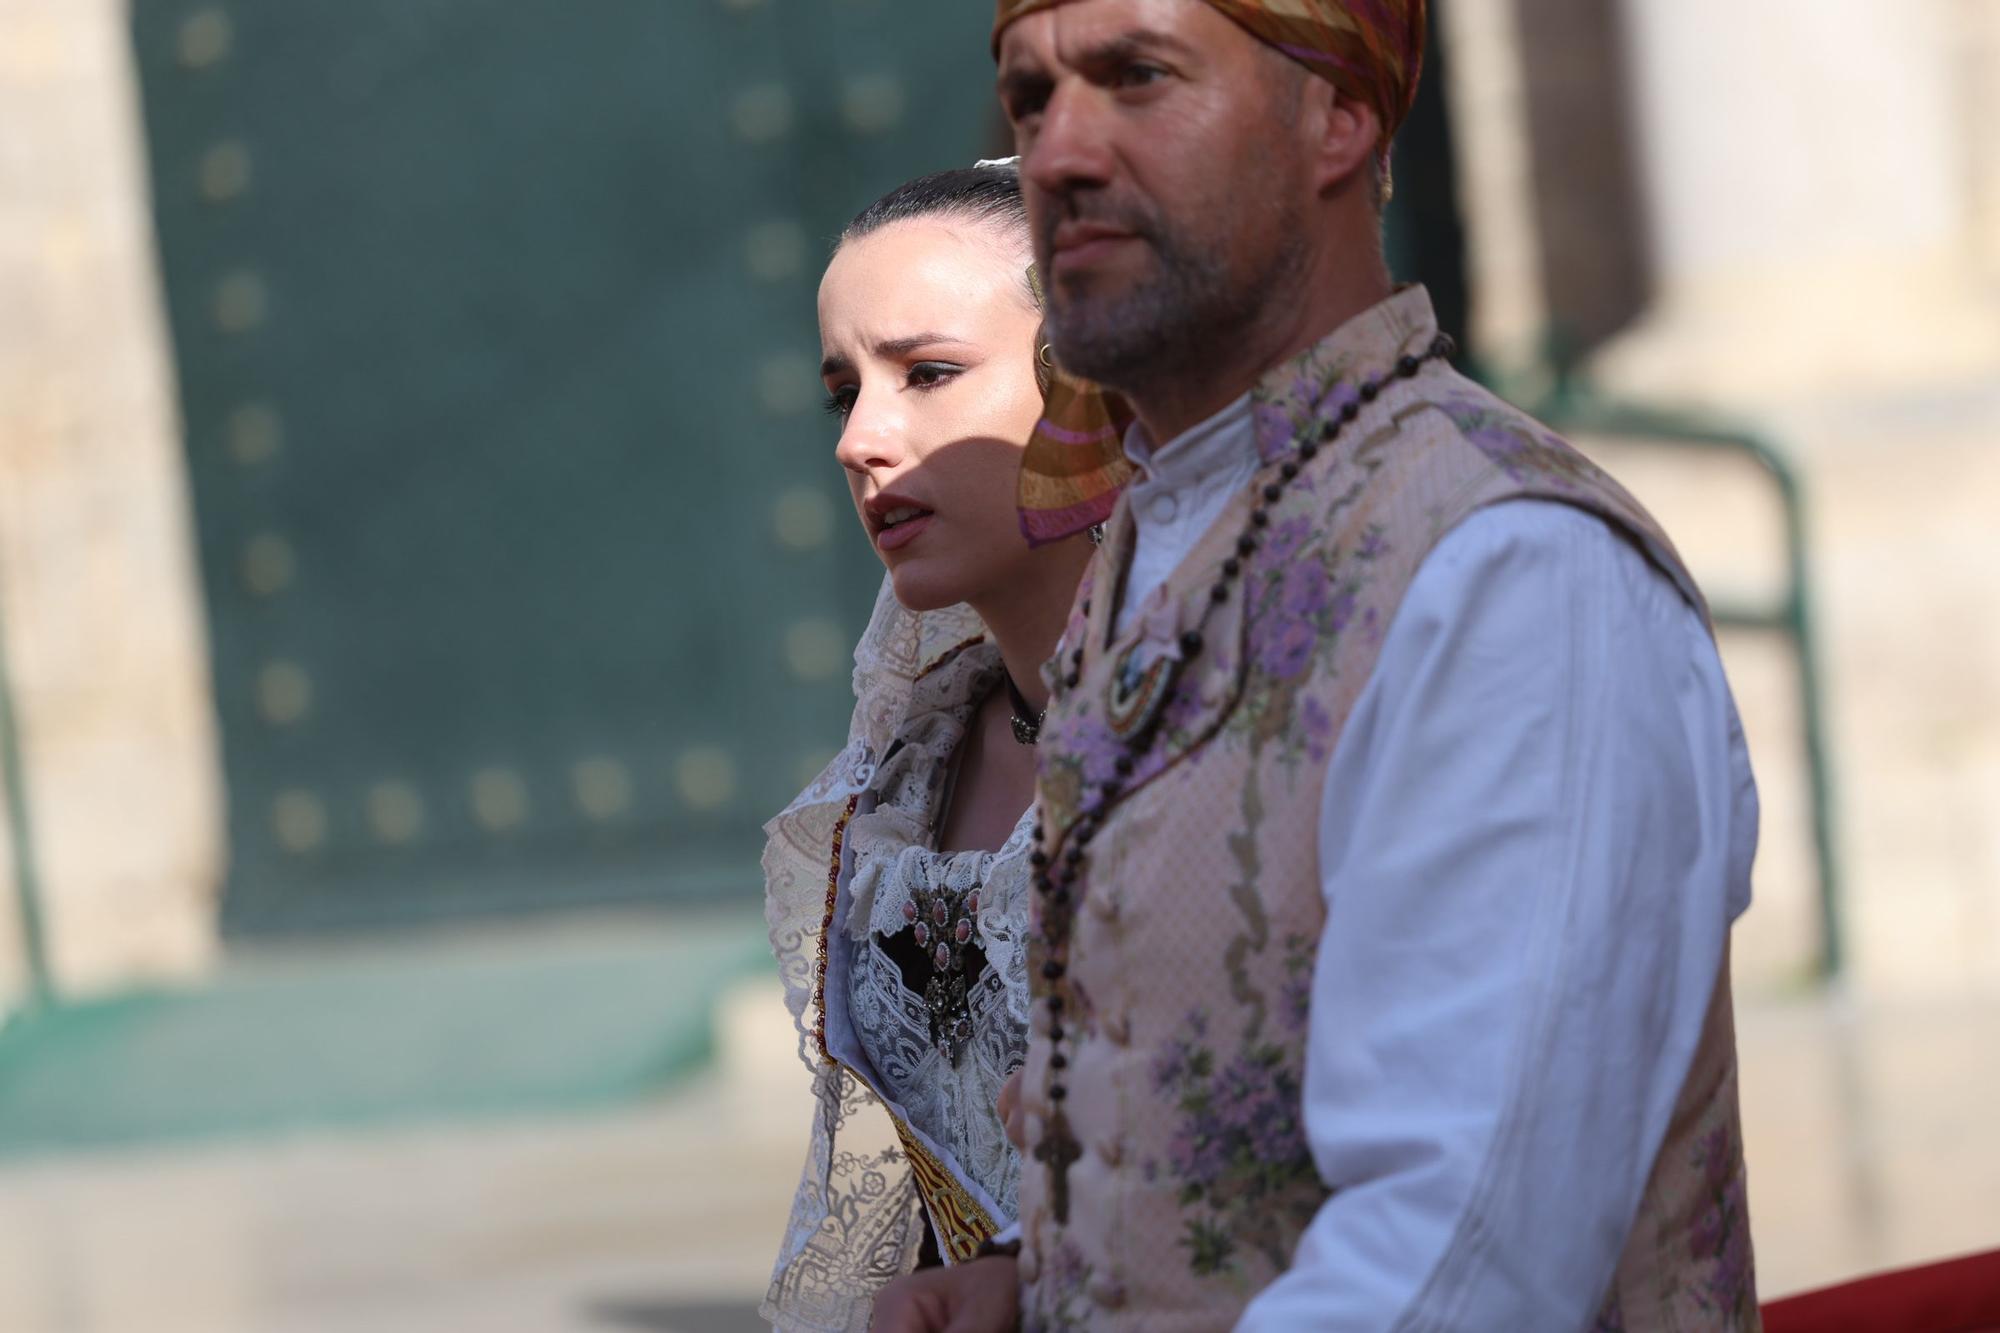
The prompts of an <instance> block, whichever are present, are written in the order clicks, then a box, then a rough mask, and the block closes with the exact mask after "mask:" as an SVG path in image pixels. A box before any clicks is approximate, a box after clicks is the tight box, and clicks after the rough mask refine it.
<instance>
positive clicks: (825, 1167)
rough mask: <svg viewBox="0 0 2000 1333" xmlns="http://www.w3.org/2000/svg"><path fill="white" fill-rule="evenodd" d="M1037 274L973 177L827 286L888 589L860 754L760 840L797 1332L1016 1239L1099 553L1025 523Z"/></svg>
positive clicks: (854, 228) (856, 743)
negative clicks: (790, 1025)
mask: <svg viewBox="0 0 2000 1333" xmlns="http://www.w3.org/2000/svg"><path fill="white" fill-rule="evenodd" d="M1031 263H1032V257H1031V252H1030V245H1029V238H1028V229H1027V220H1026V213H1025V210H1024V208H1023V206H1022V202H1021V191H1020V182H1019V178H1018V177H1017V175H1016V174H1015V172H1014V170H1013V168H1012V167H1011V165H1007V164H991V163H982V164H981V165H980V166H978V167H975V168H971V169H968V170H960V171H947V172H942V173H939V174H937V175H933V176H926V177H923V178H921V179H919V180H915V181H912V182H910V183H909V184H907V185H905V186H903V187H901V188H900V189H897V190H895V191H893V192H891V193H890V194H889V195H887V196H885V197H884V198H883V199H881V200H880V201H879V202H877V203H876V204H874V205H873V206H872V207H870V208H869V209H867V210H866V211H865V212H863V213H862V214H861V215H860V216H859V217H857V218H856V219H855V220H854V222H853V223H852V224H851V225H850V226H849V227H848V228H847V230H846V232H845V233H844V234H843V235H842V237H841V240H840V244H839V246H838V248H837V249H836V251H835V253H834V256H833V259H832V262H831V263H830V264H829V265H828V267H827V271H826V276H825V277H824V279H823V280H822V281H821V284H820V291H819V322H820V340H821V343H822V347H823V354H824V358H825V361H824V365H823V367H822V374H823V376H824V379H825V383H826V389H827V393H828V398H827V408H828V410H829V411H830V412H831V413H832V414H833V415H834V416H835V417H836V419H837V420H838V421H839V423H840V442H839V445H838V447H837V448H836V449H835V451H834V454H835V457H836V458H837V459H838V460H839V462H840V465H841V466H842V467H843V468H844V469H845V470H846V473H847V480H848V486H849V489H850V490H851V491H852V492H853V496H854V507H855V514H856V516H857V518H858V519H859V520H860V523H861V528H862V531H863V533H864V534H865V535H866V536H867V538H868V540H869V542H870V544H871V545H872V546H873V547H874V549H875V551H876V554H877V555H878V556H879V557H880V558H881V560H882V563H883V565H884V566H885V567H886V568H887V570H888V577H887V578H886V580H885V581H884V585H883V591H882V594H881V596H880V597H879V598H878V600H877V603H876V608H875V614H874V617H873V619H872V620H871V621H870V623H869V626H868V629H867V632H866V633H865V634H864V635H863V636H862V639H861V642H860V643H859V644H858V645H857V647H856V648H855V654H854V685H855V712H854V721H853V726H852V728H851V730H850V733H849V743H848V746H847V748H846V750H844V751H843V752H842V753H841V755H840V756H839V757H838V758H837V759H835V760H834V762H833V763H832V764H831V765H829V766H828V768H827V770H826V771H825V772H824V773H823V774H822V775H821V776H820V778H819V779H818V780H817V781H815V782H814V783H813V785H812V786H811V787H809V788H807V790H806V791H805V792H803V793H801V794H800V796H799V797H798V799H797V800H795V801H794V802H793V803H792V804H791V805H790V806H789V807H787V809H786V810H785V812H784V813H783V814H781V815H779V816H778V817H777V818H776V819H774V820H773V821H772V822H771V823H770V824H769V825H768V826H767V827H766V832H767V833H768V834H769V835H770V841H769V843H768V844H767V846H766V849H765V854H764V869H765V883H766V892H767V899H766V916H767V918H768V921H769V923H770V927H771V942H772V946H773V948H774V949H775V950H776V952H777V955H778V960H779V965H780V970H781V972H782V974H783V976H784V979H785V987H786V997H787V1000H788V1003H789V1004H790V1007H791V1010H792V1014H793V1017H794V1019H795V1020H796V1021H797V1023H798V1027H799V1033H800V1043H801V1047H800V1049H801V1054H802V1055H803V1057H804V1059H805V1061H806V1063H807V1064H808V1066H809V1067H811V1068H812V1070H813V1073H814V1093H815V1096H816V1098H817V1102H818V1106H817V1115H816V1118H815V1121H814V1126H813V1137H812V1146H811V1149H810V1153H809V1155H808V1158H807V1162H806V1170H805V1176H804V1179H803V1180H802V1181H801V1182H800V1186H799V1193H798V1196H797V1199H796V1200H795V1202H794V1205H793V1210H792V1216H791V1221H790V1224H789V1226H788V1228H787V1232H786V1236H785V1243H784V1248H783V1250H782V1252H781V1253H780V1255H779V1260H778V1266H777V1272H776V1274H775V1276H774V1279H773V1282H772V1287H771V1292H770V1296H769V1297H768V1299H767V1301H766V1304H765V1309H764V1314H765V1316H766V1317H767V1318H769V1319H771V1320H773V1321H774V1322H775V1323H776V1324H777V1325H778V1326H779V1327H780V1328H787V1329H791V1328H811V1329H821V1328H825V1329H847V1328H854V1327H863V1326H865V1325H866V1322H867V1318H868V1311H869V1308H870V1306H871V1304H872V1301H873V1298H874V1293H875V1292H876V1290H877V1289H879V1288H880V1287H881V1286H882V1285H883V1284H885V1283H887V1282H888V1281H889V1280H890V1279H892V1278H894V1277H896V1276H897V1275H899V1274H900V1273H903V1272H906V1271H908V1270H909V1269H910V1268H911V1267H912V1266H914V1265H916V1264H917V1263H919V1262H921V1261H929V1262H936V1261H939V1260H945V1261H952V1262H956V1261H960V1260H963V1259H967V1258H969V1257H971V1255H972V1254H973V1252H974V1251H975V1250H976V1249H977V1247H978V1245H979V1244H980V1242H981V1241H983V1240H985V1239H986V1238H988V1237H990V1236H991V1235H992V1234H993V1233H994V1232H995V1231H997V1230H999V1229H1000V1228H1003V1227H1005V1226H1006V1225H1007V1224H1009V1223H1010V1222H1011V1221H1012V1220H1013V1217H1014V1199H1015V1189H1016V1185H1017V1183H1018V1181H1019V1179H1020V1161H1019V1158H1018V1157H1017V1155H1016V1154H1015V1152H1014V1150H1013V1149H1012V1148H1011V1147H1010V1146H1009V1145H1008V1143H1007V1141H1006V1137H1005V1135H1004V1133H1003V1130H1002V1126H1001V1122H1000V1119H999V1116H998V1114H997V1112H996V1110H995V1103H996V1100H997V1099H998V1097H999V1095H1000V1091H1001V1087H1002V1085H1003V1083H1004V1082H1005V1081H1006V1078H1007V1076H1008V1075H1009V1074H1010V1073H1012V1072H1013V1070H1014V1069H1015V1068H1016V1067H1017V1066H1018V1065H1019V1064H1020V1062H1021V1059H1022V1056H1023V1053H1024V1051H1025V1047H1026V1029H1027V1018H1028V1012H1027V1007H1028V997H1027V975H1026V945H1027V916H1028V891H1027V885H1028V868H1027V853H1028V846H1027V844H1028V841H1029V834H1030V818H1029V813H1028V811H1029V806H1030V803H1031V800H1032V797H1033V789H1034V750H1033V745H1034V742H1035V738H1036V731H1037V728H1038V727H1039V725H1040V718H1041V714H1042V711H1043V710H1044V708H1045V707H1046V705H1047V688H1046V686H1045V685H1044V684H1043V681H1042V677H1041V673H1040V667H1041V664H1042V663H1043V661H1045V660H1046V659H1047V658H1048V657H1049V656H1050V655H1051V653H1052V652H1053V650H1054V647H1055V644H1056V640H1057V637H1058V636H1059V634H1060V633H1061V631H1062V627H1063V624H1064V621H1065V619H1066V617H1067V615H1068V611H1069V604H1070V601H1071V599H1072V597H1073V596H1074V594H1075V590H1076V585H1077V580H1078V578H1079V577H1080V575H1081V574H1082V572H1083V568H1084V565H1085V564H1086V563H1087V562H1088V561H1089V558H1090V547H1089V544H1088V542H1086V541H1082V540H1079V539H1072V540H1070V541H1067V542H1059V543H1055V544H1053V545H1049V546H1042V547H1038V548H1035V549H1032V550H1031V549H1030V548H1029V547H1028V545H1027V543H1026V542H1025V541H1024V540H1023V538H1022V536H1021V532H1020V528H1019V520H1018V517H1017V514H1016V510H1015V495H1016V476H1017V472H1018V469H1019V465H1020V458H1021V452H1022V448H1023V444H1024V442H1025V441H1026V440H1027V439H1028V436H1029V434H1030V433H1031V432H1032V431H1033V429H1034V426H1035V423H1036V421H1037V419H1038V418H1039V416H1040V414H1041V411H1042V394H1043V390H1044V388H1045V385H1046V380H1047V367H1048V364H1049V363H1048V353H1047V351H1046V349H1045V348H1044V347H1043V345H1042V344H1041V342H1040V338H1039V331H1040V321H1041V317H1040V313H1039V311H1038V309H1037V301H1036V292H1035V288H1034V285H1033V280H1032V277H1031ZM878 1103H879V1104H880V1105H881V1106H882V1107H884V1108H886V1110H887V1113H888V1114H887V1116H886V1117H884V1116H883V1115H882V1113H881V1111H880V1110H876V1109H874V1108H875V1107H876V1105H877V1104H878ZM864 1111H866V1112H867V1114H865V1115H864V1114H863V1112H864ZM879 1122H886V1126H887V1127H890V1128H891V1129H892V1130H893V1133H892V1134H889V1135H885V1134H883V1133H881V1132H880V1131H881V1127H882V1126H881V1124H880V1123H879ZM864 1137H865V1138H867V1139H869V1140H872V1142H868V1143H865V1144H864V1143H860V1142H857V1141H856V1140H859V1139H862V1138H864ZM890 1143H893V1144H894V1147H889V1146H887V1145H888V1144H890Z"/></svg>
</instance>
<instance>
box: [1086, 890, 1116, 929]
mask: <svg viewBox="0 0 2000 1333" xmlns="http://www.w3.org/2000/svg"><path fill="white" fill-rule="evenodd" d="M1083 901H1084V903H1085V904H1086V905H1087V906H1089V908H1090V914H1091V915H1092V916H1094V917H1096V918H1097V919H1098V920H1099V921H1102V922H1104V923H1105V924H1106V925H1109V924H1111V923H1112V922H1113V921H1116V920H1117V919H1118V898H1117V896H1116V895H1114V894H1112V893H1110V892H1103V893H1086V894H1085V895H1084V896H1083Z"/></svg>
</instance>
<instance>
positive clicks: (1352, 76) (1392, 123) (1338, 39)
mask: <svg viewBox="0 0 2000 1333" xmlns="http://www.w3.org/2000/svg"><path fill="white" fill-rule="evenodd" d="M1067 2H1068V0H999V12H998V15H997V16H996V17H995V19H994V21H993V48H994V51H995V53H996V54H997V53H998V51H999V48H1000V34H1001V32H1002V31H1004V30H1005V29H1006V27H1007V25H1008V24H1010V23H1012V22H1013V21H1014V20H1015V19H1018V18H1021V17H1023V16H1025V15H1028V14H1033V13H1035V12H1036V11H1038V10H1043V9H1054V8H1055V7H1056V6H1057V5H1060V4H1065V3H1067ZM1205 3H1206V4H1207V5H1208V6H1209V7H1210V8H1212V9H1214V10H1215V11H1216V12H1217V13H1219V14H1221V15H1222V16H1223V17H1224V18H1226V19H1230V20H1233V21H1234V22H1236V23H1238V24H1241V25H1242V26H1243V27H1244V28H1246V29H1247V30H1248V31H1249V33H1250V35H1251V36H1253V37H1255V38H1257V39H1258V40H1259V41H1263V42H1268V43H1269V44H1270V45H1272V46H1275V47H1277V48H1278V49H1279V50H1280V51H1283V52H1284V53H1285V54H1286V55H1288V56H1290V57H1291V58H1292V59H1294V60H1296V61H1298V62H1299V63H1300V64H1301V65H1304V66H1305V67H1306V68H1307V69H1309V70H1311V71H1312V72H1313V73H1315V74H1317V75H1319V76H1320V77H1321V78H1323V79H1326V80H1327V81H1328V82H1330V83H1332V84H1333V85H1334V86H1335V87H1337V88H1340V89H1342V90H1343V91H1345V92H1347V93H1349V94H1351V95H1352V96H1355V97H1358V98H1361V99H1363V100H1364V101H1366V102H1368V103H1369V104H1370V105H1372V106H1373V107H1374V108H1375V114H1376V116H1377V117H1379V118H1380V119H1381V122H1382V159H1383V162H1384V163H1385V164H1386V163H1387V161H1388V157H1389V141H1390V140H1391V139H1393V138H1395V137H1396V131H1397V130H1398V129H1400V128H1402V124H1403V121H1404V120H1406V119H1407V118H1408V117H1409V114H1410V107H1411V105H1412V104H1413V103H1414V102H1415V101H1416V99H1417V76H1418V75H1419V74H1420V73H1422V71H1423V65H1424V36H1425V26H1426V23H1425V10H1426V8H1427V7H1428V5H1427V0H1205Z"/></svg>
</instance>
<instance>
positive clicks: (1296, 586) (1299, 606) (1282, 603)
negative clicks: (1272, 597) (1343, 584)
mask: <svg viewBox="0 0 2000 1333" xmlns="http://www.w3.org/2000/svg"><path fill="white" fill-rule="evenodd" d="M1327 585H1328V579H1327V576H1326V566H1325V565H1323V564H1321V563H1320V562H1319V561H1317V560H1301V561H1299V562H1298V563H1297V564H1295V565H1293V566H1292V567H1291V568H1290V569H1288V570H1286V571H1285V581H1284V583H1283V585H1282V586H1281V588H1280V591H1279V593H1278V608H1279V609H1280V610H1281V611H1283V612H1284V613H1285V617H1286V618H1287V619H1289V620H1310V619H1312V618H1313V617H1314V616H1316V615H1318V614H1319V613H1320V609H1321V608H1322V607H1324V606H1325V605H1326V598H1327ZM1349 600H1350V601H1351V600H1352V599H1351V598H1350V599H1349Z"/></svg>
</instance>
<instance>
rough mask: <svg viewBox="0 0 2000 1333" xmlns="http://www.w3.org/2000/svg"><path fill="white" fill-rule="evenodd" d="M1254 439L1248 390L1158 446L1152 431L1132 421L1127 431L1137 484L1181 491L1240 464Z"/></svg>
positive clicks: (1130, 457) (1126, 435)
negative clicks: (1212, 414) (1135, 468)
mask: <svg viewBox="0 0 2000 1333" xmlns="http://www.w3.org/2000/svg"><path fill="white" fill-rule="evenodd" d="M1254 438H1255V436H1254V431H1253V428H1252V421H1251V416H1250V395H1249V394H1247V393H1246V394H1244V395H1243V396H1242V397H1241V398H1238V399H1237V400H1236V401H1235V402H1232V403H1230V404H1229V406H1227V407H1225V408H1223V409H1222V410H1221V411H1220V412H1217V413H1216V414H1215V415H1214V416H1212V417H1209V418H1208V419H1207V420H1205V421H1202V422H1199V423H1197V424H1196V425H1193V426H1190V427H1189V428H1188V429H1187V430H1184V431H1182V432H1181V433H1180V434H1179V435H1176V436H1174V438H1173V439H1171V440H1168V441H1167V442H1166V443H1165V444H1162V445H1158V446H1155V445H1154V443H1153V437H1152V434H1151V433H1150V432H1148V431H1147V429H1146V428H1145V427H1144V426H1143V425H1141V424H1140V423H1138V422H1136V421H1135V422H1133V423H1132V424H1131V426H1130V427H1128V428H1127V429H1126V431H1125V441H1124V444H1125V457H1127V458H1129V459H1131V460H1132V462H1133V464H1134V465H1135V466H1136V467H1137V468H1138V469H1139V477H1138V479H1137V484H1144V485H1151V486H1159V487H1165V488H1167V489H1169V490H1178V489H1179V488H1181V487H1183V486H1191V485H1195V484H1197V483H1199V482H1201V481H1202V480H1203V479H1204V478H1207V477H1210V476H1213V475H1214V474H1215V473H1217V472H1219V471H1222V470H1224V469H1226V468H1228V467H1230V466H1231V465H1232V464H1236V463H1239V462H1240V461H1241V460H1242V457H1243V456H1244V454H1245V453H1246V452H1248V449H1247V448H1246V446H1251V445H1252V441H1253V440H1254Z"/></svg>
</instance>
